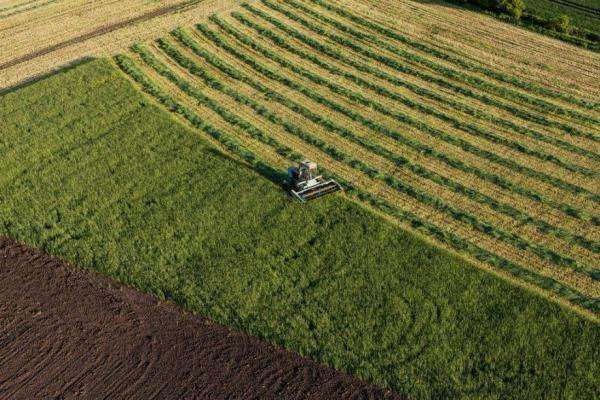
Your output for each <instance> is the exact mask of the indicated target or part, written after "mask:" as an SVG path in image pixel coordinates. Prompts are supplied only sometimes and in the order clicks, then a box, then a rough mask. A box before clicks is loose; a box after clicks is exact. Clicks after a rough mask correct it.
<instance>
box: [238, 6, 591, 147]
mask: <svg viewBox="0 0 600 400" xmlns="http://www.w3.org/2000/svg"><path fill="white" fill-rule="evenodd" d="M262 1H263V2H264V3H265V4H266V5H268V6H269V7H271V8H273V9H274V10H276V11H279V12H281V13H282V14H283V15H285V16H286V17H288V18H289V19H292V20H294V21H296V22H298V23H299V24H301V25H302V26H304V27H305V28H307V29H309V30H311V31H313V32H314V33H315V34H316V35H317V36H321V37H326V38H328V39H330V40H332V41H334V42H336V43H338V44H340V45H342V46H345V47H347V48H350V49H352V50H353V51H355V52H357V53H359V54H362V55H363V56H366V57H368V58H371V59H373V60H375V61H377V62H380V63H382V64H384V65H386V66H388V67H390V68H392V69H395V70H397V71H399V72H402V73H407V74H411V75H413V76H417V77H419V78H421V79H423V80H426V81H428V82H434V83H436V84H437V85H440V86H443V87H445V88H448V89H450V90H452V91H454V92H456V93H459V94H462V95H465V96H468V97H471V98H474V99H476V100H479V101H481V102H483V103H485V104H489V105H492V106H494V107H497V108H501V109H504V110H506V111H508V112H510V113H512V114H514V115H516V116H518V117H519V118H522V119H525V120H528V121H532V122H535V123H538V124H540V125H544V126H548V127H553V128H557V129H560V130H562V131H564V132H565V133H568V134H570V135H572V136H578V137H584V138H587V139H590V140H593V141H596V142H600V136H598V135H595V134H593V133H589V132H585V131H582V130H580V129H578V128H575V127H572V126H570V125H567V124H565V123H562V122H558V121H553V120H549V119H548V118H546V117H544V116H542V115H533V114H531V113H529V112H527V111H525V110H522V109H520V108H518V107H515V106H512V105H510V104H506V103H503V102H501V101H498V100H496V99H494V98H491V97H489V96H487V95H484V94H479V93H475V92H474V91H472V90H471V89H469V88H464V87H461V86H458V85H455V84H453V83H451V82H449V81H448V80H446V79H443V78H439V77H435V76H433V75H430V74H427V73H424V72H422V71H419V70H417V69H414V68H411V67H408V66H406V65H403V64H400V63H398V62H397V61H395V60H393V59H391V58H389V57H387V56H384V55H382V54H379V53H377V52H374V51H372V50H370V49H369V48H367V47H365V46H362V45H360V44H359V42H357V41H353V40H349V39H346V38H344V37H342V36H339V35H335V34H332V33H330V32H328V31H326V30H324V29H322V28H320V27H319V26H317V25H315V24H313V23H311V22H309V21H307V20H306V19H304V18H301V17H299V16H298V15H296V14H293V13H291V12H289V11H288V10H286V9H284V8H282V7H280V6H278V5H275V4H273V3H271V2H269V1H267V0H262ZM243 6H244V7H245V8H246V9H247V10H249V11H251V12H253V13H257V12H260V10H258V9H256V8H254V7H252V6H251V5H249V4H244V5H243ZM262 14H263V15H265V13H262ZM257 15H258V14H257ZM349 29H350V28H349ZM377 45H378V46H379V47H381V48H387V47H388V46H391V45H389V44H388V43H385V42H381V41H380V43H377ZM392 47H394V46H392ZM396 50H397V51H398V52H401V50H399V49H396ZM406 57H409V55H407V56H406ZM419 58H420V57H419ZM428 63H430V62H428ZM436 65H437V64H434V63H432V66H431V68H432V69H433V70H435V71H436V72H438V73H440V74H441V75H443V76H445V77H446V78H447V79H451V80H452V79H455V80H460V79H459V78H460V77H457V76H456V73H455V71H452V70H448V69H447V68H445V67H442V66H439V67H437V68H436ZM464 83H466V84H468V85H471V86H473V87H476V88H479V89H482V90H486V89H487V87H486V86H487V85H486V83H485V82H483V83H480V82H479V81H478V80H476V81H473V80H471V79H465V82H464ZM543 110H544V111H546V112H552V111H553V109H543ZM584 119H589V117H587V116H585V117H584Z"/></svg>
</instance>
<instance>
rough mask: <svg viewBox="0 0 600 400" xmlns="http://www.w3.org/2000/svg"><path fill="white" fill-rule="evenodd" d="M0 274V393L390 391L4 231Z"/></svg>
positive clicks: (342, 394)
mask: <svg viewBox="0 0 600 400" xmlns="http://www.w3.org/2000/svg"><path fill="white" fill-rule="evenodd" d="M0 278H1V279H0V342H1V343H2V346H1V347H0V360H3V361H2V362H0V376H1V377H3V378H5V377H9V378H10V379H2V381H0V393H2V395H3V396H6V398H57V397H60V398H70V397H77V398H98V397H99V396H103V395H106V394H109V393H110V398H127V399H147V398H151V397H158V398H175V397H177V398H247V399H258V398H286V399H305V398H309V399H323V398H336V399H337V398H340V399H342V398H343V399H364V398H369V399H400V396H398V395H396V394H394V393H392V392H390V391H389V390H386V391H383V390H380V389H377V388H375V387H373V386H371V385H368V384H367V383H365V382H363V381H361V380H359V379H357V378H354V377H352V376H349V375H346V374H342V373H340V372H337V371H335V370H333V369H331V368H327V367H324V366H321V365H319V364H317V363H315V362H313V361H311V360H308V359H306V358H303V357H300V356H298V355H296V354H294V353H291V352H288V351H285V350H283V349H280V348H277V347H274V346H271V345H269V344H266V343H265V342H262V341H260V340H258V339H256V338H253V337H250V336H248V335H245V334H242V333H239V332H235V331H232V330H231V329H229V328H226V327H224V326H221V325H218V324H216V323H214V322H212V321H210V320H207V319H205V318H202V317H199V316H194V315H191V314H189V313H186V312H184V311H182V310H181V309H180V308H178V307H176V306H174V305H172V304H167V303H163V302H160V301H158V300H157V299H156V298H154V297H152V296H149V295H145V294H141V293H139V292H136V291H134V290H132V289H129V288H127V287H123V286H121V285H119V284H117V283H115V282H114V281H112V280H110V279H107V278H105V277H102V276H100V275H98V274H97V273H93V272H90V271H84V270H82V269H79V268H75V267H73V266H71V265H68V264H66V263H64V262H61V261H60V260H57V259H55V258H52V257H50V256H48V255H47V254H45V253H43V252H41V251H37V250H32V249H30V248H27V247H25V246H23V245H19V244H17V243H14V242H13V241H11V240H8V239H6V238H0ZM123 349H126V350H127V351H123Z"/></svg>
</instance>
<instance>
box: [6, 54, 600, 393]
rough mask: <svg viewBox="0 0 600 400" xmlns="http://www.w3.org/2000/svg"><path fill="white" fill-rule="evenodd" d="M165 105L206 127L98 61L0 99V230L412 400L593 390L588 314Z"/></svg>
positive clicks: (594, 331)
mask: <svg viewBox="0 0 600 400" xmlns="http://www.w3.org/2000/svg"><path fill="white" fill-rule="evenodd" d="M120 62H121V65H122V66H125V65H128V64H126V62H125V60H124V59H121V61H120ZM129 71H130V72H132V71H133V70H129ZM148 71H149V70H148ZM134 76H137V75H134ZM255 98H258V97H257V96H255ZM222 104H225V103H222ZM169 107H170V108H171V109H172V110H177V111H179V112H181V113H183V114H185V115H188V113H189V116H190V118H191V117H192V112H193V113H194V115H195V117H194V118H193V121H194V124H195V125H196V126H198V127H200V128H201V130H195V131H194V130H190V129H189V128H187V127H185V126H183V125H182V124H180V123H179V122H176V121H175V120H174V119H173V117H172V116H170V115H169V114H168V113H166V112H165V111H163V110H162V109H161V108H160V107H158V106H156V105H155V104H154V102H153V101H152V100H150V99H149V98H148V97H147V96H144V95H142V94H141V93H140V92H139V91H138V90H137V89H136V88H135V87H134V86H133V85H132V84H131V82H130V81H129V80H128V79H127V78H126V75H125V74H123V73H122V72H121V71H119V69H118V68H117V67H116V66H115V65H114V64H113V63H112V62H110V61H108V60H100V61H94V62H91V63H87V64H84V65H81V66H79V67H77V68H75V69H72V70H70V71H67V72H65V73H62V74H59V75H56V76H54V77H51V78H49V79H46V80H44V81H41V82H38V83H36V84H33V85H31V86H28V87H26V88H23V89H20V90H18V91H15V92H13V93H10V94H7V95H4V96H3V97H1V98H0V118H2V120H3V121H6V123H5V124H4V125H3V131H2V136H1V137H0V168H1V171H2V173H1V174H0V180H1V182H0V183H1V184H0V234H2V235H7V236H9V237H11V238H14V239H17V240H19V241H22V242H25V243H27V244H29V245H32V246H35V247H38V248H42V249H45V250H47V251H49V252H51V253H52V254H54V255H56V256H59V257H62V258H65V259H67V260H70V261H71V262H73V263H76V264H78V265H81V266H84V267H88V268H92V269H95V270H98V271H101V272H102V273H104V274H106V275H108V276H111V277H114V278H116V279H118V280H119V281H121V282H125V283H127V284H130V285H133V286H135V287H137V288H139V289H142V290H144V291H148V292H151V293H154V294H156V295H158V296H160V297H163V298H166V299H169V300H172V301H175V302H177V303H178V304H181V305H183V306H184V307H186V308H187V309H189V310H192V311H194V312H198V313H201V314H203V315H206V316H209V317H211V318H214V319H216V320H217V321H219V322H222V323H225V324H227V325H230V326H234V327H236V328H238V329H242V330H244V331H246V332H249V333H251V334H253V335H257V336H259V337H261V338H264V339H266V340H268V341H270V342H273V343H277V344H280V345H283V346H285V347H287V348H289V349H292V350H294V351H298V352H300V353H301V354H303V355H307V356H309V357H311V358H313V359H315V360H317V361H319V362H322V363H325V364H328V365H331V366H333V367H336V368H339V369H341V370H344V371H347V372H350V373H355V374H357V375H359V376H360V377H362V378H364V379H367V380H369V381H371V382H374V383H377V384H379V385H382V386H386V387H390V388H392V389H394V390H396V391H398V392H400V393H405V394H409V395H412V396H415V397H418V398H457V397H461V398H548V397H555V398H558V397H563V398H577V399H583V398H593V397H594V395H595V394H596V393H597V392H598V389H599V388H598V381H597V379H596V377H597V376H598V374H599V373H600V371H599V366H598V363H597V360H598V358H599V356H600V354H599V350H598V346H597V343H598V342H599V340H600V327H599V325H598V324H597V322H594V321H592V320H590V319H588V318H584V317H582V316H580V315H578V314H576V313H573V312H571V311H569V310H568V309H566V308H564V307H561V306H559V305H557V304H555V303H553V302H550V301H547V299H545V298H544V297H542V296H539V295H537V294H534V293H532V292H530V291H526V290H523V289H520V288H518V287H516V286H514V285H512V284H510V283H509V282H506V281H505V280H503V279H499V278H497V277H495V276H493V275H492V274H489V273H487V272H484V271H482V270H480V269H477V268H474V267H473V266H472V265H469V264H468V263H467V262H465V260H463V259H461V258H458V257H456V256H453V255H450V254H449V253H447V252H446V251H444V250H441V249H439V248H436V247H434V246H431V244H430V243H428V242H427V241H424V240H422V239H420V238H418V237H416V236H414V235H413V234H411V233H408V232H407V231H404V230H402V229H400V228H398V227H397V226H396V224H395V223H389V222H387V221H386V220H385V219H384V218H381V217H379V216H376V215H374V214H373V213H372V212H371V211H369V210H367V209H366V208H365V207H363V206H361V205H359V204H357V203H356V202H352V201H349V200H347V199H345V198H344V197H343V196H331V197H328V198H325V199H322V200H320V201H317V202H313V203H310V204H306V205H299V204H298V203H296V202H294V201H292V200H291V199H289V198H288V197H287V196H286V195H285V194H284V193H283V192H282V190H281V188H280V187H279V186H278V185H276V184H274V183H272V182H270V181H269V179H270V180H272V181H274V182H280V179H282V177H281V175H280V174H281V170H280V169H272V167H271V166H270V165H269V163H268V162H267V160H269V158H267V157H266V156H262V155H261V156H262V157H261V158H258V157H257V156H256V154H255V153H253V152H251V150H248V149H242V148H241V139H240V136H237V135H235V134H234V130H233V129H232V128H222V127H221V126H225V125H223V124H220V126H219V127H217V125H213V124H212V120H215V121H218V119H216V118H214V117H211V116H210V114H209V113H208V112H204V113H197V114H196V111H191V110H188V109H187V108H184V106H181V105H177V104H175V103H174V102H171V103H169ZM194 107H197V105H195V106H194ZM231 110H234V109H233V108H232V109H231ZM225 127H226V126H225ZM255 133H256V135H259V133H258V132H255ZM209 141H211V142H215V143H223V144H225V147H226V148H227V149H229V151H232V153H233V154H236V158H239V159H243V160H245V161H244V162H241V161H238V160H235V159H233V158H231V157H229V156H228V155H226V154H224V153H222V152H221V151H220V150H217V149H216V147H214V146H213V145H211V144H210V143H209ZM248 148H251V147H250V146H248ZM260 149H261V147H259V146H257V147H256V148H252V150H253V151H254V150H255V151H258V150H260ZM282 152H284V151H283V149H282ZM284 153H285V152H284ZM265 154H266V155H268V154H270V153H265ZM273 157H274V158H275V157H276V156H273ZM257 172H259V173H257Z"/></svg>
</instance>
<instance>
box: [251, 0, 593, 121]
mask: <svg viewBox="0 0 600 400" xmlns="http://www.w3.org/2000/svg"><path fill="white" fill-rule="evenodd" d="M261 1H262V2H263V3H264V4H265V5H267V6H269V4H270V5H271V6H276V5H275V4H274V3H272V2H270V0H261ZM283 1H284V2H286V3H287V4H289V5H290V6H292V7H294V8H296V9H297V10H300V11H302V12H303V13H305V14H307V15H310V16H312V17H313V18H315V19H318V20H320V21H321V22H324V23H326V24H329V25H332V26H334V27H335V28H337V29H339V30H341V31H343V32H345V33H347V34H349V35H351V36H353V37H355V38H357V39H361V40H365V41H369V42H372V43H375V44H376V45H377V46H378V47H381V48H385V49H387V50H389V51H391V52H393V53H395V54H398V55H399V56H401V57H403V58H405V59H409V60H411V61H414V62H417V63H419V64H421V65H424V66H426V67H428V68H431V69H433V70H435V71H437V72H439V73H441V74H443V75H445V76H448V77H452V78H454V79H456V80H457V81H462V82H465V83H468V84H471V85H473V86H477V87H480V88H482V89H485V90H488V91H490V92H493V93H496V94H498V95H500V96H503V97H505V98H506V99H518V100H519V101H521V102H523V103H527V104H530V105H533V106H536V107H538V108H540V109H541V110H543V111H545V112H550V113H555V114H560V115H567V116H569V117H572V118H576V119H579V120H581V121H585V122H589V123H600V121H599V120H598V119H596V118H593V117H591V116H589V115H586V114H583V113H580V112H578V111H575V110H571V109H569V108H564V107H561V106H558V105H556V104H553V103H549V102H547V101H544V100H542V99H539V98H537V97H533V96H529V95H527V94H524V93H521V92H518V91H515V90H512V89H510V88H507V87H505V86H499V85H496V84H493V83H490V82H487V81H485V80H483V79H481V78H479V77H476V76H470V75H467V74H464V73H462V72H459V71H456V70H453V69H450V68H447V67H444V66H443V65H441V64H438V63H436V62H433V61H430V60H428V59H426V58H423V57H421V56H419V55H417V54H414V53H410V52H407V51H404V50H402V49H400V48H398V47H396V46H394V45H392V44H390V43H389V42H388V41H386V40H381V39H380V38H379V37H378V36H376V35H372V34H369V33H367V32H366V31H360V30H356V29H354V28H352V27H351V26H348V25H346V24H343V23H341V22H338V21H336V20H334V19H332V18H328V17H327V16H325V15H323V14H321V13H318V12H316V11H314V10H311V9H310V8H308V7H305V6H304V5H302V4H300V3H298V2H297V1H295V0H283ZM276 7H277V6H276ZM277 11H280V12H283V11H286V10H284V9H283V8H281V7H277ZM298 22H300V21H298ZM306 22H308V21H306ZM374 25H375V24H374Z"/></svg>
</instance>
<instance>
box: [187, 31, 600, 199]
mask: <svg viewBox="0 0 600 400" xmlns="http://www.w3.org/2000/svg"><path fill="white" fill-rule="evenodd" d="M197 27H198V29H199V30H200V31H201V32H202V33H203V34H204V35H205V36H206V37H207V38H208V39H209V40H211V41H213V42H214V43H215V44H216V45H217V46H219V47H221V48H223V49H225V50H226V51H227V52H229V53H230V54H232V55H234V56H235V57H237V58H238V59H239V60H241V61H242V62H244V63H245V64H247V65H249V66H251V67H253V68H255V69H256V70H257V71H258V70H262V71H267V69H266V68H265V67H264V66H262V65H261V64H260V63H258V62H257V61H256V60H255V59H253V58H252V57H250V56H248V55H245V54H243V53H241V52H239V51H238V50H237V49H236V48H234V47H232V46H230V45H229V44H228V43H226V42H225V41H223V39H222V38H220V37H219V36H218V35H217V34H216V33H215V32H213V31H211V30H210V29H209V28H208V27H207V26H205V25H197ZM241 41H242V43H243V40H241ZM247 45H248V46H250V47H252V44H250V43H247ZM255 50H256V51H258V52H260V48H259V47H256V48H255ZM263 55H264V56H265V57H267V58H270V59H272V60H273V61H275V62H277V63H278V64H280V65H281V66H282V67H284V68H288V69H290V70H291V71H293V72H294V73H296V74H298V75H301V76H304V77H305V78H308V79H310V80H312V81H313V82H315V83H316V84H318V85H322V86H326V87H328V88H329V89H330V90H332V91H333V92H334V93H336V94H339V95H342V96H344V97H346V98H348V99H349V100H350V101H352V102H358V103H360V104H362V105H364V106H367V107H370V108H372V109H374V110H376V111H377V112H379V113H381V114H383V115H387V116H389V117H391V118H394V119H396V120H398V121H400V122H402V123H406V124H409V125H411V126H413V127H415V128H417V129H419V130H421V131H422V132H424V133H426V134H428V135H430V136H432V137H435V138H438V139H440V140H443V141H445V142H447V143H450V144H452V145H455V146H458V147H460V148H461V149H463V150H465V151H467V152H469V153H472V154H475V155H477V156H479V157H482V158H485V159H487V160H489V161H491V162H494V163H495V164H498V165H502V166H505V167H507V168H509V169H512V170H514V171H516V172H520V173H522V174H524V175H527V176H529V177H531V178H535V179H537V180H539V181H542V182H545V183H548V184H550V185H552V186H555V187H557V188H560V189H563V190H566V191H568V192H571V193H574V194H580V195H585V196H586V197H588V198H590V199H592V200H593V201H598V199H596V197H597V196H596V195H595V194H594V193H591V192H589V191H588V190H587V189H585V188H582V187H580V186H577V185H574V184H572V183H569V182H565V181H563V180H561V179H559V178H556V177H553V176H550V175H548V174H546V173H544V172H540V171H537V170H534V169H532V168H529V167H525V166H523V165H521V164H519V163H517V162H516V161H514V160H511V159H508V158H504V157H501V156H498V155H497V154H495V153H492V152H490V151H487V150H483V149H481V148H479V147H477V146H475V145H473V144H472V143H471V142H469V141H466V140H464V139H461V138H457V137H455V136H453V135H450V134H448V133H446V132H444V131H442V130H439V129H436V128H432V127H430V126H429V125H427V124H426V123H424V122H421V121H418V120H416V119H414V118H412V117H410V116H409V115H406V114H404V113H399V112H394V111H391V110H390V109H388V108H387V107H385V106H383V105H382V104H381V103H379V102H375V101H371V100H369V99H366V98H365V97H364V96H362V94H360V93H357V92H354V91H350V90H347V89H346V88H343V87H340V86H339V85H337V84H333V83H331V82H329V81H328V80H326V79H323V78H321V77H319V76H316V75H315V74H313V73H312V72H310V71H308V70H306V69H303V68H300V67H298V66H296V65H295V64H293V63H289V62H286V61H285V60H283V59H281V58H280V57H278V56H277V55H276V54H274V53H272V52H271V51H269V50H266V52H265V53H264V54H263ZM266 73H267V74H269V75H270V77H271V78H272V79H276V80H279V81H281V82H282V83H284V84H286V85H288V84H289V79H287V78H286V77H284V76H282V75H280V74H277V73H274V72H268V71H267V72H266ZM295 89H296V90H298V88H295ZM302 93H303V94H305V95H306V96H308V97H310V98H314V99H318V101H319V102H320V103H321V104H326V105H327V106H328V107H333V108H335V110H336V111H337V112H339V113H341V114H344V115H345V116H347V117H348V118H351V119H352V120H354V121H356V122H359V123H361V124H362V125H364V126H366V127H368V128H371V129H373V130H376V131H378V132H380V131H384V130H387V128H386V127H384V126H383V125H381V124H378V123H376V122H374V121H373V120H371V119H369V118H366V117H364V116H363V115H362V114H359V113H357V112H354V111H352V110H349V109H347V108H345V107H343V106H341V105H339V104H337V103H335V102H333V101H330V100H328V99H326V98H324V97H323V96H320V95H318V94H316V93H314V91H310V90H305V91H304V92H302Z"/></svg>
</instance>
